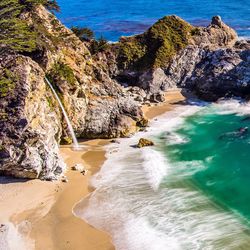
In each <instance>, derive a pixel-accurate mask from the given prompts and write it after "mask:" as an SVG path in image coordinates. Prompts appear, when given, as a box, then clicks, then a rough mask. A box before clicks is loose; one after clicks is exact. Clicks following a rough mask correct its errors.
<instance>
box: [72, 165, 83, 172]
mask: <svg viewBox="0 0 250 250" xmlns="http://www.w3.org/2000/svg"><path fill="white" fill-rule="evenodd" d="M71 169H72V170H74V171H79V172H82V171H83V170H84V166H83V165H82V164H81V163H78V164H76V165H75V166H73V167H72V168H71Z"/></svg>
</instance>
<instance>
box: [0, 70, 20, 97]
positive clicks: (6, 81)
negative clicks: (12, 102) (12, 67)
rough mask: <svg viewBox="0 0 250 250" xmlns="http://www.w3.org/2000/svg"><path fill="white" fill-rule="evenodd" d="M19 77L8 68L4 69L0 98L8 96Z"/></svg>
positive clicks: (0, 84) (0, 81) (0, 85)
mask: <svg viewBox="0 0 250 250" xmlns="http://www.w3.org/2000/svg"><path fill="white" fill-rule="evenodd" d="M16 80H17V78H16V77H15V76H14V74H13V73H12V72H11V71H9V70H8V69H4V70H3V71H2V72H1V75H0V98H1V97H5V96H7V95H8V94H9V93H10V91H11V90H13V89H14V88H15V81H16Z"/></svg>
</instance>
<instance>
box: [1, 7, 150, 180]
mask: <svg viewBox="0 0 250 250" xmlns="http://www.w3.org/2000/svg"><path fill="white" fill-rule="evenodd" d="M21 18H22V19H23V20H25V21H27V22H28V24H29V26H30V27H32V29H34V30H35V31H36V32H37V40H38V46H37V49H36V50H35V51H33V52H32V53H25V55H19V54H17V53H15V52H13V51H6V50H5V49H1V56H0V60H1V61H0V73H1V79H0V86H1V89H0V95H1V96H0V110H1V114H0V115H1V116H0V174H6V175H13V176H16V177H24V178H42V179H53V178H57V176H60V174H61V173H63V171H64V168H65V165H64V163H63V162H62V160H61V158H60V156H59V154H58V143H59V142H60V141H61V138H62V137H63V138H66V139H67V137H68V136H69V135H68V130H67V126H66V124H65V122H64V118H63V117H62V114H61V110H60V109H59V106H58V103H57V102H56V100H55V98H54V96H53V94H52V92H51V90H50V89H49V88H48V87H47V86H46V83H45V81H44V78H45V76H47V77H48V78H49V79H50V81H51V83H52V84H53V86H54V88H55V89H56V91H57V93H58V95H59V96H60V99H61V100H62V102H63V105H64V107H65V109H66V111H67V113H68V114H69V118H70V120H71V121H72V125H73V128H74V130H75V132H76V134H77V136H78V137H84V138H113V137H120V136H129V135H131V134H132V133H134V132H136V131H137V130H138V129H140V127H142V126H145V125H146V120H145V118H144V117H143V113H142V111H141V109H140V105H139V104H138V103H137V102H135V101H134V100H133V99H131V98H130V97H129V95H128V94H127V92H126V91H125V89H124V88H123V87H121V86H120V85H119V84H117V82H116V81H114V80H112V79H111V78H110V77H109V75H108V74H107V73H105V72H104V71H103V70H102V65H99V63H98V62H96V61H95V60H93V58H92V56H91V54H90V52H89V50H88V49H87V47H86V46H85V45H84V43H82V42H81V41H80V40H79V39H78V38H77V37H76V36H75V35H74V34H73V33H72V32H71V31H70V30H68V29H67V28H65V27H64V26H63V25H62V24H61V23H60V22H59V21H58V20H57V19H56V18H55V17H54V15H52V14H50V13H49V12H48V11H47V10H46V9H45V8H43V7H42V6H38V7H36V8H34V9H33V10H32V11H29V12H24V13H22V15H21Z"/></svg>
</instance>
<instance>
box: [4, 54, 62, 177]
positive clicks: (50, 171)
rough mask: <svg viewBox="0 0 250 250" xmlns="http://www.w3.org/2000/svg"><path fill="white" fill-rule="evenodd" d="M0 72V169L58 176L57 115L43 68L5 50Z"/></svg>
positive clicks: (20, 174) (19, 174)
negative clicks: (6, 52)
mask: <svg viewBox="0 0 250 250" xmlns="http://www.w3.org/2000/svg"><path fill="white" fill-rule="evenodd" d="M0 75H1V77H0V81H1V83H2V85H1V86H2V88H1V90H0V110H1V114H0V173H1V174H4V175H12V176H15V177H22V178H41V179H53V178H55V177H57V176H60V175H61V174H62V172H63V171H64V169H65V164H64V163H63V161H62V159H61V157H60V156H59V149H58V144H57V141H58V139H59V137H60V134H61V131H62V127H61V115H60V112H59V110H58V107H57V104H56V103H55V102H54V101H53V96H52V94H51V92H50V91H48V89H47V86H46V84H45V82H44V72H43V71H42V69H41V68H40V67H39V65H38V64H37V63H35V62H34V61H32V60H31V59H30V58H28V57H24V56H16V55H11V54H9V53H8V54H7V55H6V54H5V55H1V57H0ZM3 84H5V86H3Z"/></svg>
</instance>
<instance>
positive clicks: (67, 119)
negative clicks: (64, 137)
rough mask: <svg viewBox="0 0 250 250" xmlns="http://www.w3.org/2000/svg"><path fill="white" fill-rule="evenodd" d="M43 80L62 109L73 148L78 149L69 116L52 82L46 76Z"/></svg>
mask: <svg viewBox="0 0 250 250" xmlns="http://www.w3.org/2000/svg"><path fill="white" fill-rule="evenodd" d="M45 81H46V82H47V84H48V85H49V87H50V89H51V90H52V92H53V94H54V96H55V98H56V100H57V101H58V103H59V105H60V108H61V110H62V112H63V116H64V118H65V120H66V122H67V125H68V129H69V132H70V134H71V136H72V139H73V143H74V149H79V148H80V146H79V144H78V141H77V139H76V135H75V132H74V130H73V127H72V125H71V122H70V120H69V117H68V115H67V113H66V111H65V109H64V107H63V104H62V102H61V100H60V98H59V96H58V95H57V93H56V91H55V89H54V88H53V86H52V84H51V83H50V81H49V80H48V79H47V77H45Z"/></svg>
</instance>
